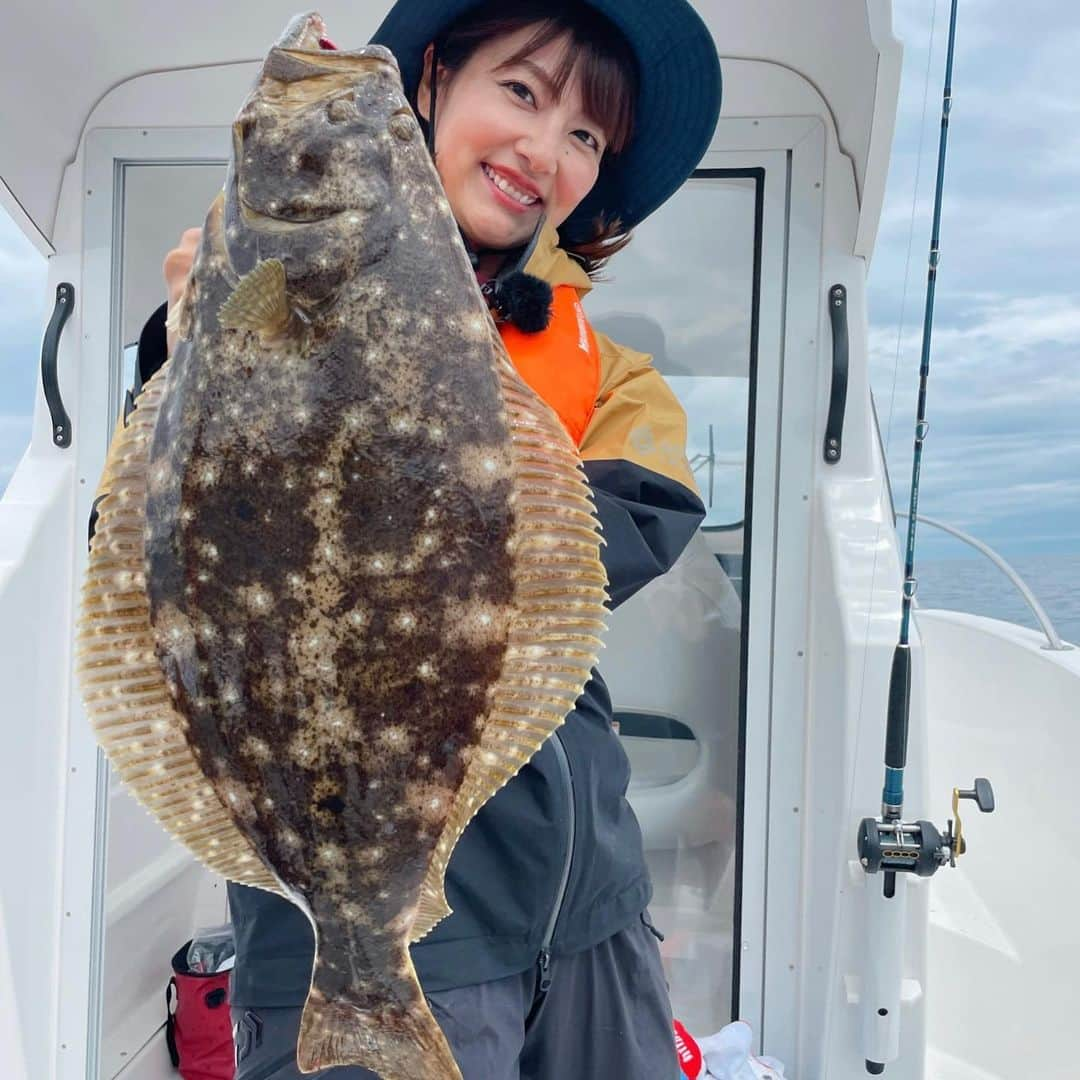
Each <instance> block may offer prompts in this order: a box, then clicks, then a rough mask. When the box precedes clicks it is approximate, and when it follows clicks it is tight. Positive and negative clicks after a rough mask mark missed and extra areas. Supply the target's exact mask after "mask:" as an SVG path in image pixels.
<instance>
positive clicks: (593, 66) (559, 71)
mask: <svg viewBox="0 0 1080 1080" xmlns="http://www.w3.org/2000/svg"><path fill="white" fill-rule="evenodd" d="M528 26H535V31H534V32H533V34H532V35H531V37H530V38H529V40H528V41H526V42H525V44H524V45H522V47H521V48H520V49H518V50H517V52H515V53H514V55H513V56H511V57H509V58H508V59H507V60H505V61H504V62H503V65H501V66H503V67H507V66H510V65H511V64H517V63H520V62H521V61H522V60H527V59H528V58H529V57H530V56H532V55H533V53H535V52H537V51H538V50H539V49H542V48H544V46H545V45H548V44H550V43H551V42H553V41H558V40H559V39H560V38H565V39H566V40H565V47H564V49H563V54H562V57H561V58H560V60H559V63H558V66H557V68H556V70H555V71H554V72H552V81H553V83H554V86H555V91H556V93H558V94H562V92H563V90H564V89H565V88H566V85H567V83H569V82H570V80H571V78H573V77H574V75H575V74H576V75H577V77H578V79H579V80H580V84H581V102H582V107H583V108H584V110H585V115H586V116H587V117H588V118H589V119H590V120H591V121H592V122H593V123H594V124H596V126H597V127H599V128H600V130H601V131H603V133H604V138H605V139H606V140H607V153H610V154H618V153H619V152H620V151H621V150H623V149H625V147H626V145H627V144H628V143H629V142H630V138H631V136H632V135H633V132H634V103H635V102H636V100H637V64H636V62H635V60H634V54H633V52H632V51H631V49H630V46H629V44H628V43H627V42H626V39H625V38H624V37H623V35H622V34H621V33H620V31H619V30H618V28H617V27H616V26H615V25H614V24H613V23H611V22H610V21H609V20H608V19H606V18H604V16H603V15H601V14H599V12H596V11H594V10H592V9H591V8H588V7H584V6H582V5H580V4H569V3H559V2H557V0H556V2H554V3H553V2H552V0H517V2H515V0H488V2H487V3H484V4H481V5H480V6H479V7H478V8H474V9H472V10H470V11H469V12H467V13H466V14H465V15H464V16H462V18H461V19H460V20H459V21H458V22H457V23H456V24H454V25H453V26H451V27H450V28H449V29H448V30H447V31H446V33H445V35H443V36H442V38H441V40H440V42H439V59H440V62H442V63H445V64H446V65H447V66H448V67H450V68H458V67H460V66H461V65H462V64H463V63H464V62H465V61H466V60H467V59H468V57H469V56H470V55H471V54H472V53H473V52H474V51H475V50H476V49H477V48H478V47H479V46H480V45H482V44H483V43H484V42H486V41H490V40H491V39H492V38H496V37H502V36H504V35H507V34H513V33H517V32H518V31H519V30H522V29H524V28H525V27H528Z"/></svg>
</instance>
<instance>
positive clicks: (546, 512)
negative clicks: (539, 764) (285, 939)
mask: <svg viewBox="0 0 1080 1080" xmlns="http://www.w3.org/2000/svg"><path fill="white" fill-rule="evenodd" d="M492 336H493V339H494V340H493V345H492V347H493V348H494V349H495V350H496V356H497V358H498V359H497V364H498V370H499V380H500V384H501V389H502V399H503V404H504V406H505V408H506V413H507V419H508V421H509V426H510V435H511V440H512V444H513V459H514V465H513V489H514V506H515V511H516V521H515V530H514V540H513V541H512V542H513V544H514V568H513V575H514V589H515V604H514V607H515V613H514V615H513V617H512V618H511V620H510V628H509V634H508V639H507V649H506V653H505V656H504V658H503V667H502V671H501V673H500V675H499V680H498V682H497V683H496V685H495V687H494V691H493V694H492V697H491V707H490V709H489V711H488V713H487V715H486V716H485V717H484V719H483V722H482V735H481V738H480V742H479V745H478V746H477V747H475V748H474V750H473V751H472V754H471V757H470V760H469V765H468V767H467V769H466V772H465V777H464V779H463V781H462V784H461V787H460V788H459V789H458V793H457V796H456V798H455V799H454V805H453V807H452V808H451V810H450V816H449V818H448V819H447V822H446V824H445V826H444V827H443V831H442V834H441V835H440V837H439V840H438V842H437V843H436V846H435V852H434V854H433V855H432V859H431V862H430V863H429V864H428V871H427V875H426V877H425V878H424V883H423V885H422V886H421V889H420V903H419V906H418V908H417V915H416V920H415V922H414V923H413V928H412V932H411V933H410V935H409V940H410V941H412V942H415V941H419V940H420V939H421V938H422V937H424V936H425V935H426V934H428V933H429V932H430V931H431V930H432V929H433V928H434V926H435V925H436V924H437V923H438V922H440V921H441V920H442V919H443V918H445V916H447V915H449V914H450V905H449V904H448V903H447V902H446V894H445V891H444V887H443V880H444V878H445V876H446V867H447V864H448V863H449V861H450V854H451V852H452V851H453V850H454V845H455V844H456V843H457V842H458V839H459V838H460V837H461V834H462V833H463V832H464V831H465V827H466V825H468V824H469V822H470V821H471V820H472V819H473V817H474V816H475V815H476V813H477V811H478V810H479V809H480V808H481V807H482V806H483V805H484V803H486V802H487V801H488V799H490V798H491V796H492V795H494V794H495V792H496V791H498V790H499V789H500V788H501V787H503V785H504V784H506V783H507V781H508V780H510V779H511V778H512V777H513V776H514V775H516V773H517V772H518V771H519V770H520V769H521V767H522V766H523V765H524V764H525V763H526V762H527V761H528V760H529V758H531V757H532V756H533V754H535V753H536V751H537V750H539V749H540V747H541V746H542V745H543V743H544V742H545V740H546V739H547V738H548V737H549V736H550V735H551V734H552V733H553V732H554V731H555V729H556V728H558V727H559V725H560V724H562V722H563V721H564V720H565V719H566V716H567V714H568V713H569V712H570V710H571V709H573V707H574V703H575V702H576V701H577V699H578V698H579V697H580V696H581V692H582V690H584V688H585V684H586V683H587V682H588V681H589V676H590V673H591V671H592V668H593V666H594V665H595V664H596V660H597V657H598V655H599V651H600V648H601V642H600V637H599V635H600V634H601V633H602V632H603V630H604V628H605V625H606V624H605V614H606V613H605V609H604V601H605V599H606V595H607V594H606V586H607V574H606V573H605V571H604V567H603V564H602V563H601V562H600V544H601V543H602V541H601V539H600V535H599V524H598V522H597V520H596V517H595V514H594V506H593V502H592V498H591V495H590V492H589V487H588V482H587V480H586V478H585V472H584V470H583V469H582V467H581V460H580V457H579V456H578V453H577V450H576V448H575V447H574V445H573V443H572V442H571V441H570V438H569V436H568V435H567V434H566V431H565V429H564V428H563V426H562V424H561V423H560V421H559V418H558V417H557V416H556V415H555V413H554V411H553V410H552V409H551V408H550V407H549V406H548V405H547V404H546V403H545V402H544V401H542V400H541V399H540V398H539V397H538V396H537V395H536V394H535V393H534V392H533V390H532V389H531V388H530V387H529V386H528V385H527V384H526V383H525V382H524V380H523V379H522V378H521V376H520V375H518V373H517V372H516V371H515V370H514V368H513V366H512V365H511V363H510V360H509V357H508V356H507V354H506V350H505V347H504V346H503V344H502V339H501V338H500V337H499V335H498V332H497V331H496V330H495V328H494V326H492Z"/></svg>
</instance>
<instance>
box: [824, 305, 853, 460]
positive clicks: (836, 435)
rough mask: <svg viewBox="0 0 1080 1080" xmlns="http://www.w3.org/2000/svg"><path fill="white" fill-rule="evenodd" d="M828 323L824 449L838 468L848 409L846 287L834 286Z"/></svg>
mask: <svg viewBox="0 0 1080 1080" xmlns="http://www.w3.org/2000/svg"><path fill="white" fill-rule="evenodd" d="M829 321H830V322H831V323H832V392H831V393H830V395H829V419H828V421H827V422H826V424H825V447H824V450H825V463H826V464H827V465H835V464H836V463H837V462H838V461H839V460H840V453H841V451H842V450H843V442H844V409H845V408H846V407H847V380H848V328H847V289H845V288H844V286H843V285H833V286H832V288H830V289H829Z"/></svg>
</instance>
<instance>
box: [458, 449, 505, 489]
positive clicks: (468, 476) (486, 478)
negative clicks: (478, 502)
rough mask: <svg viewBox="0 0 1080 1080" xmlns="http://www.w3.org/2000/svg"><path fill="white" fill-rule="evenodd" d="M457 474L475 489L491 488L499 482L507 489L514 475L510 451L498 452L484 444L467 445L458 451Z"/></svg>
mask: <svg viewBox="0 0 1080 1080" xmlns="http://www.w3.org/2000/svg"><path fill="white" fill-rule="evenodd" d="M455 472H456V475H457V476H458V477H460V479H461V481H463V482H464V483H465V484H467V485H468V486H469V487H471V488H473V489H479V490H480V491H484V490H490V489H492V488H494V487H495V486H496V485H497V484H502V485H504V486H505V487H506V488H507V489H509V487H510V483H511V480H512V477H513V462H512V460H511V458H510V455H509V453H506V452H503V453H496V452H495V451H493V450H492V449H490V448H488V447H484V446H477V445H475V444H474V445H466V446H464V447H462V449H461V450H460V451H459V452H458V455H457V462H456V469H455Z"/></svg>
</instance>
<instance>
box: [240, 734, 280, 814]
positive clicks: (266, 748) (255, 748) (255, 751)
mask: <svg viewBox="0 0 1080 1080" xmlns="http://www.w3.org/2000/svg"><path fill="white" fill-rule="evenodd" d="M240 750H241V753H242V754H243V755H244V756H245V757H247V758H249V759H250V760H252V761H254V762H256V763H258V764H259V765H265V764H266V763H267V762H268V761H272V760H273V756H274V755H273V752H272V751H271V749H270V744H269V743H268V742H267V741H266V740H265V739H260V738H259V737H258V736H256V735H249V736H248V737H247V738H246V739H245V740H244V741H243V743H241V747H240ZM267 803H269V804H270V806H267V805H266V804H267ZM262 805H263V808H264V809H271V808H272V807H273V805H274V801H273V799H269V798H265V799H263V800H262Z"/></svg>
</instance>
